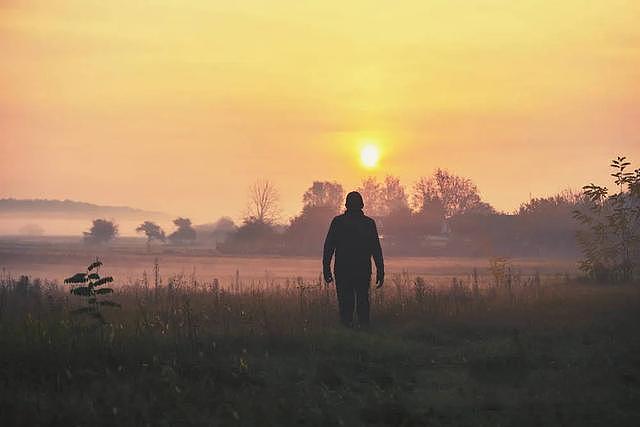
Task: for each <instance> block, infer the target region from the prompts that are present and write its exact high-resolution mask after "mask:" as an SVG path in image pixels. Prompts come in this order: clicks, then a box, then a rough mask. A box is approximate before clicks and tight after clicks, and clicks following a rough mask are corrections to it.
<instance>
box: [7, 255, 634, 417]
mask: <svg viewBox="0 0 640 427" xmlns="http://www.w3.org/2000/svg"><path fill="white" fill-rule="evenodd" d="M503 267H504V268H503ZM503 267H500V266H497V267H496V268H495V269H492V270H491V273H490V274H489V275H487V276H481V275H478V273H477V272H470V273H469V274H468V275H464V276H459V277H451V278H449V279H448V280H447V281H446V282H445V281H441V282H438V283H435V282H432V281H430V280H429V279H427V278H424V277H415V276H412V275H410V274H409V273H407V272H403V273H401V274H397V275H394V276H392V277H390V278H389V279H388V283H387V284H386V285H385V287H383V288H382V289H381V290H379V291H372V309H373V313H372V318H373V322H374V324H373V329H372V330H371V331H369V332H359V331H350V330H345V329H342V328H341V327H339V326H338V322H337V310H336V301H335V290H334V289H333V287H332V286H326V285H325V284H323V283H322V282H321V281H320V278H318V279H315V280H308V279H303V278H291V279H289V280H272V279H269V278H265V279H264V280H243V279H242V276H241V274H240V272H238V274H237V275H236V277H235V278H233V279H232V280H231V281H230V282H229V283H222V282H221V281H219V280H217V279H213V278H212V279H211V280H210V281H201V280H197V278H196V275H195V272H194V273H192V274H190V275H189V274H179V275H172V276H168V277H165V278H163V277H158V279H155V278H152V279H151V280H149V278H148V277H146V275H145V276H143V277H142V278H141V279H139V280H133V281H130V282H129V283H124V284H122V283H121V284H120V286H119V287H117V288H116V289H117V291H116V293H115V294H114V295H113V300H114V301H115V302H117V303H119V304H121V306H122V308H121V309H115V310H111V311H109V312H107V311H105V312H104V317H105V318H106V320H107V323H106V324H102V323H99V322H96V321H93V320H92V319H88V318H84V317H78V316H73V315H71V314H70V313H71V312H72V311H73V309H74V308H76V307H77V306H78V304H79V302H78V301H76V299H77V297H76V296H74V295H71V294H69V292H68V287H66V286H65V285H61V284H59V283H56V282H52V281H47V280H38V279H30V278H28V277H12V276H10V275H8V274H7V273H4V272H3V273H2V274H1V275H0V348H2V351H0V384H1V385H2V386H1V387H0V414H1V415H0V421H1V420H4V421H5V422H6V423H8V424H6V425H9V424H15V423H17V422H18V420H23V422H25V423H26V424H51V425H57V424H60V425H62V424H65V425H96V424H120V425H125V424H130V425H140V424H149V425H163V424H164V425H178V424H197V425H292V424H296V425H340V424H351V425H359V424H386V425H425V424H436V425H438V424H466V425H483V424H485V425H495V424H513V423H517V424H520V425H532V424H536V423H538V424H540V423H541V424H558V425H561V424H565V425H566V424H573V423H579V422H585V421H588V420H590V419H594V418H593V417H596V418H595V419H597V420H599V421H607V422H611V423H614V424H617V425H620V424H621V423H622V424H624V423H627V422H631V421H635V420H637V419H639V418H638V417H640V411H639V410H638V408H639V407H640V406H638V405H637V403H638V399H639V398H640V395H639V393H638V388H637V384H638V381H640V364H639V362H640V358H639V356H638V354H640V352H638V351H637V350H640V345H639V340H638V337H637V336H636V335H637V334H635V329H634V327H633V325H636V324H637V323H636V322H637V320H639V317H640V316H639V315H638V313H640V310H638V308H640V293H639V292H638V289H637V288H636V287H629V286H627V287H621V286H617V287H607V288H603V287H591V286H585V285H581V284H580V283H579V282H578V281H575V280H571V279H570V278H568V277H564V276H557V277H556V276H554V277H551V276H549V277H541V276H540V275H538V274H534V275H531V276H527V275H523V274H520V273H518V272H517V269H516V268H515V267H514V266H510V265H505V266H503ZM107 270H108V266H107ZM116 279H117V278H116ZM156 284H157V285H158V286H157V287H156ZM634 384H635V385H634ZM593 393H597V395H596V396H594V395H593ZM594 401H597V402H598V405H597V406H594V405H593V404H589V402H591V403H593V402H594ZM634 405H635V406H634ZM634 408H635V409H634ZM536 420H537V421H536Z"/></svg>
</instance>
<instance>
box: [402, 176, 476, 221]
mask: <svg viewBox="0 0 640 427" xmlns="http://www.w3.org/2000/svg"><path fill="white" fill-rule="evenodd" d="M481 203H482V200H481V198H480V194H479V193H478V188H477V187H476V185H475V184H474V183H473V182H472V181H471V180H470V179H468V178H463V177H460V176H457V175H453V174H451V173H449V172H448V171H446V170H442V169H437V170H436V171H435V172H434V174H433V175H432V176H430V177H428V178H425V177H423V178H420V179H419V180H418V182H416V184H415V186H414V193H413V208H414V210H415V211H417V212H419V213H425V212H428V211H429V210H434V209H435V210H439V209H441V210H442V211H443V212H444V217H445V218H451V217H452V216H454V215H458V214H461V213H464V212H466V211H468V210H469V209H473V208H476V207H478V206H479V205H480V204H481Z"/></svg>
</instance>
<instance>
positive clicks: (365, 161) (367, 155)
mask: <svg viewBox="0 0 640 427" xmlns="http://www.w3.org/2000/svg"><path fill="white" fill-rule="evenodd" d="M360 161H361V162H362V165H363V166H364V167H366V168H375V167H376V166H377V165H378V162H379V161H380V149H378V147H377V146H376V145H374V144H367V145H365V146H364V147H363V148H362V150H361V151H360Z"/></svg>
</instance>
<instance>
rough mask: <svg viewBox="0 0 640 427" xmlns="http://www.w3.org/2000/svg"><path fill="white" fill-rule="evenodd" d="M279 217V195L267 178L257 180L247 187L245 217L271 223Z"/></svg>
mask: <svg viewBox="0 0 640 427" xmlns="http://www.w3.org/2000/svg"><path fill="white" fill-rule="evenodd" d="M278 218H280V195H279V193H278V190H277V189H276V188H275V187H274V185H273V183H271V181H269V180H266V179H265V180H257V181H256V182H254V183H253V184H252V185H251V187H249V205H248V206H247V219H253V220H254V221H258V222H263V223H265V224H272V223H274V222H276V221H277V220H278Z"/></svg>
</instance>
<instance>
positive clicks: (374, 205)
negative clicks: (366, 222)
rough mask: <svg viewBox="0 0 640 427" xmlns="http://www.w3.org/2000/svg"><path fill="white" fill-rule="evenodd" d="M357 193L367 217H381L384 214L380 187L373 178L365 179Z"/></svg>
mask: <svg viewBox="0 0 640 427" xmlns="http://www.w3.org/2000/svg"><path fill="white" fill-rule="evenodd" d="M357 191H358V192H359V193H360V194H361V195H362V198H363V199H364V204H365V208H364V209H365V211H366V212H367V215H369V216H373V217H381V216H383V215H384V214H385V209H384V208H385V206H384V200H383V193H382V185H381V184H380V183H379V182H378V180H377V179H376V178H375V177H368V178H365V179H364V180H363V181H362V184H360V187H359V188H358V189H357Z"/></svg>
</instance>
